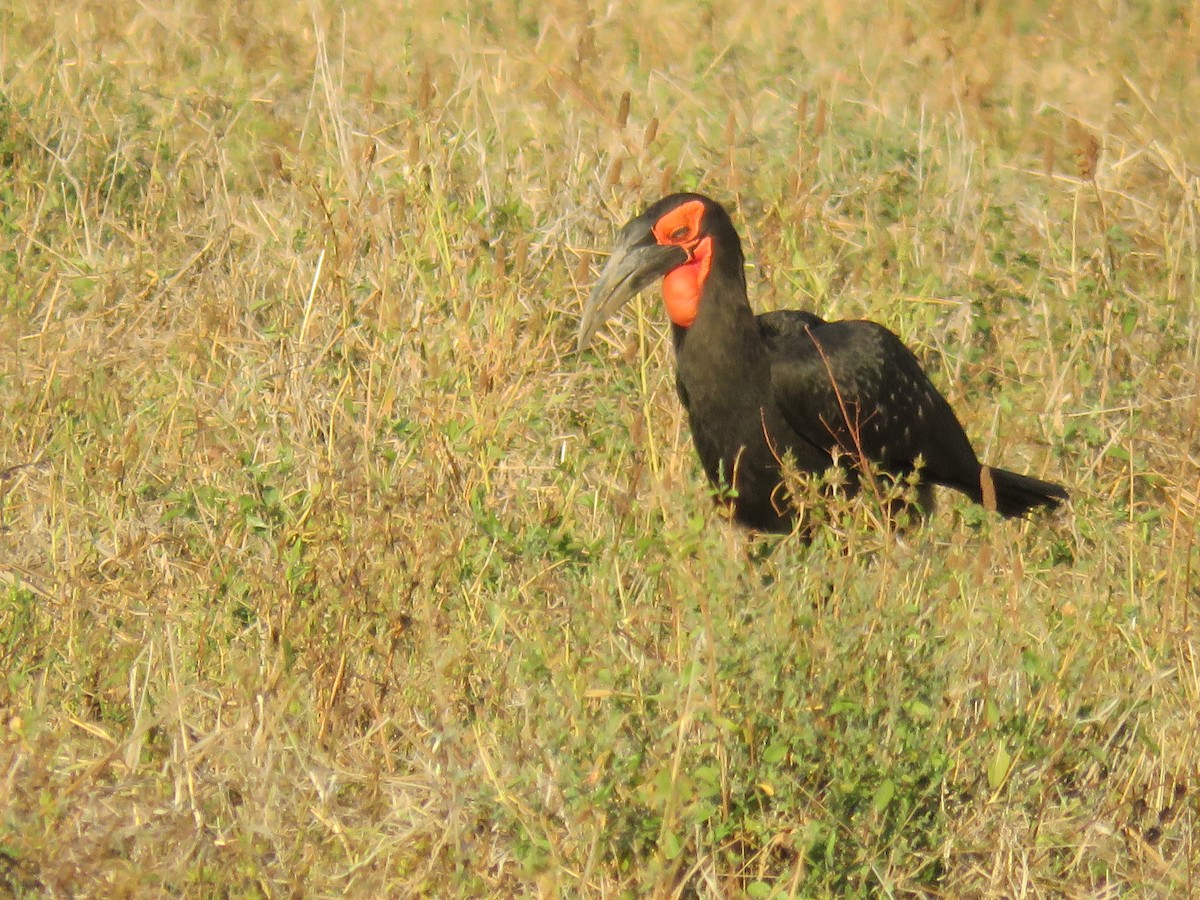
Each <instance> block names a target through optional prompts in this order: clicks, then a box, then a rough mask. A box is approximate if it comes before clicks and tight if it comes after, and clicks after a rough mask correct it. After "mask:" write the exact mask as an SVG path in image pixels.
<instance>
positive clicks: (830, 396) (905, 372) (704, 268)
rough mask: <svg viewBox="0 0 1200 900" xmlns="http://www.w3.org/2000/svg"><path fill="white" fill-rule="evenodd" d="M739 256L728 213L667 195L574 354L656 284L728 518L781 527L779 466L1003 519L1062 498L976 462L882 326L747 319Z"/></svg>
mask: <svg viewBox="0 0 1200 900" xmlns="http://www.w3.org/2000/svg"><path fill="white" fill-rule="evenodd" d="M744 267H745V258H744V257H743V256H742V245H741V241H740V240H739V238H738V235H737V232H736V231H735V230H734V227H733V223H732V222H731V221H730V219H729V215H728V213H726V212H725V210H724V209H723V208H722V207H721V205H720V204H718V203H716V202H715V201H713V200H710V199H709V198H708V197H704V196H701V195H699V194H672V195H671V196H669V197H664V198H663V199H662V200H659V201H658V202H657V203H655V204H654V205H653V206H651V207H650V208H649V209H647V210H646V211H645V212H644V213H642V214H641V215H640V216H638V217H637V218H635V219H633V220H632V221H631V222H629V224H627V225H626V226H625V227H624V228H623V229H621V233H620V236H619V237H618V239H617V246H616V248H615V249H614V251H613V253H612V256H611V257H610V259H609V260H608V264H607V265H606V266H605V267H604V270H603V272H602V273H601V274H600V280H599V281H598V282H597V283H596V286H595V288H594V289H593V291H592V295H591V298H590V299H589V301H588V304H587V306H586V308H585V309H584V312H583V317H582V320H581V322H580V326H579V349H580V350H581V351H582V350H583V349H585V348H586V347H587V346H588V344H589V343H590V342H591V339H592V337H593V336H594V334H595V332H596V330H597V329H598V328H599V327H600V325H602V324H603V322H604V321H605V320H606V319H607V318H608V317H609V316H611V315H612V314H613V313H614V312H615V311H616V310H617V309H618V308H620V307H621V305H622V304H624V303H626V302H627V301H629V300H630V299H631V298H632V297H634V296H635V295H636V294H638V293H639V292H640V291H642V290H643V289H645V288H646V287H648V286H649V285H650V284H652V283H653V282H655V281H657V280H659V279H662V293H663V299H664V300H665V302H666V307H667V315H668V316H669V317H670V319H671V331H672V336H673V337H674V343H675V361H676V385H677V387H678V390H679V397H680V399H681V400H682V401H683V405H684V407H685V408H686V409H687V413H688V418H689V420H690V422H691V427H692V437H693V439H694V440H695V443H696V450H697V452H698V453H699V455H700V461H701V462H702V463H703V465H704V471H705V472H706V473H707V474H708V478H709V481H710V482H712V484H713V485H714V486H715V487H716V488H717V489H718V492H719V493H723V495H724V496H726V497H728V498H729V500H730V502H731V504H732V509H733V514H734V517H735V518H736V519H737V520H738V521H739V522H741V523H742V524H744V525H748V526H750V527H751V528H755V529H759V530H762V531H778V532H783V531H789V530H790V529H791V528H792V527H793V526H794V524H795V519H796V511H795V509H794V505H793V504H792V503H791V502H790V501H789V498H788V496H787V494H786V491H785V489H784V488H783V487H782V484H781V482H782V474H781V462H782V460H784V458H785V457H787V456H790V457H791V459H792V461H793V464H794V465H795V467H796V469H797V470H800V471H804V472H810V473H823V472H825V471H826V470H828V469H830V468H831V467H833V466H835V465H837V466H841V467H843V468H844V469H845V470H846V471H847V474H848V476H849V478H848V483H849V487H850V489H851V490H853V489H854V487H855V485H857V484H858V482H859V480H860V479H861V473H862V471H863V464H864V463H867V464H871V466H872V467H873V468H875V469H877V470H879V471H881V472H883V473H890V474H891V475H894V476H901V477H902V476H905V475H907V474H909V473H911V472H913V471H914V469H917V468H918V466H919V467H920V468H919V470H918V477H919V479H920V480H921V483H922V488H921V489H920V491H919V498H920V501H921V505H922V506H927V505H928V504H929V503H930V502H931V500H932V491H931V490H929V489H928V484H929V483H933V484H940V485H945V486H946V487H950V488H954V489H955V490H958V491H962V492H963V493H964V494H966V495H967V496H968V497H970V498H971V499H972V500H974V501H975V502H976V503H980V504H982V505H983V506H984V507H985V508H987V509H991V510H996V511H998V512H1000V513H1002V514H1004V515H1006V516H1022V515H1025V514H1026V513H1028V512H1030V511H1031V510H1033V509H1035V508H1037V507H1048V508H1054V507H1056V506H1058V505H1059V504H1060V503H1061V502H1062V501H1063V500H1065V499H1066V498H1067V492H1066V491H1065V490H1064V489H1063V488H1062V487H1060V486H1059V485H1057V484H1052V483H1050V482H1047V481H1041V480H1039V479H1037V478H1030V477H1029V476H1026V475H1018V474H1016V473H1015V472H1009V471H1006V470H1004V469H998V468H995V467H993V466H986V465H982V464H980V462H979V458H978V457H977V456H976V455H975V451H974V449H973V448H972V447H971V441H970V440H969V439H968V438H967V435H966V432H964V431H963V427H962V425H961V424H960V423H959V421H958V417H957V416H955V415H954V410H952V409H951V408H950V404H949V403H947V402H946V399H945V398H944V397H943V396H942V395H941V394H940V393H938V391H937V389H936V388H935V387H934V386H933V384H931V383H930V381H929V378H928V377H927V376H926V375H925V372H924V371H923V370H922V369H921V365H920V363H918V362H917V358H916V357H915V356H913V354H912V352H911V351H910V350H909V349H908V348H907V347H905V346H904V344H903V343H901V341H900V339H899V338H898V337H896V335H894V334H893V333H892V332H891V331H889V330H888V329H886V328H884V327H883V326H882V325H878V324H876V323H875V322H867V321H842V322H826V321H824V320H823V319H821V318H819V317H818V316H815V315H813V314H812V313H808V312H801V311H799V310H780V311H778V312H769V313H763V314H762V315H757V316H756V315H755V314H754V313H753V312H752V311H751V309H750V304H749V302H748V300H747V298H746V278H745V274H744V271H743V270H744Z"/></svg>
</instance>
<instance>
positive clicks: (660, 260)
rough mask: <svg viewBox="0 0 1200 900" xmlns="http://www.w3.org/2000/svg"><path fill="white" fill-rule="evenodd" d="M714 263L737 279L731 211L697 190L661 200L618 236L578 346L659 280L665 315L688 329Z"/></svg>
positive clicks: (738, 260)
mask: <svg viewBox="0 0 1200 900" xmlns="http://www.w3.org/2000/svg"><path fill="white" fill-rule="evenodd" d="M714 264H716V265H718V266H719V267H721V268H728V270H729V272H730V273H731V274H732V275H733V276H734V277H736V278H737V279H738V280H739V281H741V279H742V277H743V276H742V265H743V261H742V249H741V242H740V241H739V240H738V236H737V232H736V231H735V230H734V228H733V223H732V222H731V221H730V219H729V214H728V213H727V212H725V210H724V209H723V208H722V207H721V205H720V204H719V203H717V202H716V201H715V200H710V199H709V198H708V197H705V196H703V195H701V194H671V195H670V196H669V197H664V198H663V199H661V200H659V201H658V202H657V203H655V204H654V205H653V206H651V207H650V208H649V209H647V210H646V211H645V212H643V213H642V214H641V215H640V216H638V217H637V218H635V219H632V220H631V221H630V222H629V223H628V224H626V225H625V227H624V228H622V229H621V233H620V234H619V235H618V236H617V245H616V247H614V248H613V252H612V255H611V256H610V257H609V258H608V263H607V265H605V267H604V270H603V271H602V272H601V273H600V280H599V281H597V282H596V286H595V287H594V288H592V295H591V297H589V298H588V302H587V305H586V306H585V307H584V310H583V316H582V317H581V319H580V322H579V344H578V348H579V350H580V351H582V350H585V349H586V348H587V346H588V344H590V343H591V340H592V338H593V337H594V336H595V334H596V331H597V330H598V329H599V328H600V326H601V325H603V324H604V322H605V321H606V320H607V319H608V318H609V316H611V315H612V314H613V313H615V312H616V311H617V310H618V309H620V308H621V307H622V306H624V305H625V304H626V303H628V302H629V301H630V300H632V299H633V298H634V297H635V296H637V295H638V294H639V293H641V292H642V291H643V290H645V289H646V288H647V287H649V286H650V285H651V284H653V283H654V282H655V281H657V280H659V279H660V278H661V279H662V292H663V301H664V303H665V304H666V307H667V315H668V316H669V317H670V319H671V321H672V322H673V323H674V324H675V325H677V326H678V327H680V328H687V327H689V326H690V325H691V324H692V323H693V322H694V321H695V320H696V316H697V315H698V314H699V311H700V300H701V297H702V296H703V294H704V288H705V285H706V284H707V283H708V281H709V278H710V276H711V275H712V273H713V270H714ZM743 289H744V283H743Z"/></svg>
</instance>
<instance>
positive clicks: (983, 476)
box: [971, 466, 1068, 518]
mask: <svg viewBox="0 0 1200 900" xmlns="http://www.w3.org/2000/svg"><path fill="white" fill-rule="evenodd" d="M971 496H972V499H974V500H975V502H976V503H980V504H982V505H983V507H984V508H985V509H994V510H996V512H998V513H1000V514H1001V515H1004V516H1009V517H1012V518H1016V517H1018V516H1024V515H1027V514H1028V513H1029V512H1030V511H1031V510H1033V509H1036V508H1038V507H1045V508H1046V509H1056V508H1057V507H1058V505H1059V504H1060V503H1062V502H1063V501H1064V500H1066V499H1067V497H1068V494H1067V491H1066V489H1065V488H1063V487H1062V485H1058V484H1054V483H1053V482H1051V481H1042V480H1041V479H1040V478H1031V477H1030V476H1028V475H1018V474H1017V473H1016V472H1010V471H1008V470H1007V469H996V468H993V467H992V466H981V467H980V469H979V488H978V489H977V490H976V491H972V492H971Z"/></svg>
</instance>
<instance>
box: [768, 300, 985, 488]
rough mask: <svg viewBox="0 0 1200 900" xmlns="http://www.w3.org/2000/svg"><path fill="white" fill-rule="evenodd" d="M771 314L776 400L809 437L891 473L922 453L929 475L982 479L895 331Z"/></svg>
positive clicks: (949, 415)
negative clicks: (781, 318)
mask: <svg viewBox="0 0 1200 900" xmlns="http://www.w3.org/2000/svg"><path fill="white" fill-rule="evenodd" d="M768 315H770V316H772V317H776V318H775V320H773V321H771V322H768V323H766V326H765V327H762V326H760V327H762V330H763V333H764V337H767V335H768V334H771V335H773V339H768V340H767V346H768V351H769V352H770V353H771V387H772V392H773V394H774V399H775V402H776V404H777V405H778V407H779V410H780V412H781V413H782V415H783V417H784V419H786V421H787V423H788V424H789V425H790V426H791V427H792V428H793V429H794V430H795V431H797V432H798V433H799V434H800V435H801V436H802V437H803V438H804V439H806V440H807V441H809V442H810V443H813V444H816V445H817V446H819V447H821V448H822V449H824V450H826V451H827V452H831V453H832V452H833V451H835V450H836V451H838V452H840V453H844V454H849V455H850V456H851V457H852V458H854V459H861V458H863V457H865V458H866V459H868V460H870V461H872V462H874V463H877V464H878V465H880V466H881V467H883V468H884V469H887V470H890V471H896V472H906V471H910V470H911V469H912V468H913V464H914V463H915V461H916V459H917V457H918V456H920V457H921V458H922V459H923V460H924V464H925V472H926V475H927V477H929V478H930V479H931V480H934V481H940V482H943V483H948V484H956V483H958V482H959V481H964V480H965V481H967V482H974V481H975V479H977V477H978V472H979V462H978V460H977V458H976V456H975V451H974V450H973V449H972V448H971V442H970V440H969V439H968V438H967V435H966V433H965V432H964V431H963V428H962V425H961V424H959V421H958V418H957V417H956V416H955V415H954V411H953V410H952V409H951V408H950V404H949V403H947V402H946V400H945V398H944V397H942V395H941V394H939V393H938V391H937V389H936V388H935V387H934V386H933V384H932V383H931V382H930V381H929V378H928V377H927V376H926V375H925V372H924V370H922V368H921V364H920V363H919V362H918V361H917V358H916V357H915V356H913V354H912V352H911V351H910V350H909V349H908V348H907V347H905V346H904V344H903V343H902V342H901V340H900V339H899V338H898V337H896V335H894V334H893V333H892V332H890V331H888V329H886V328H884V327H883V326H882V325H878V324H876V323H874V322H866V321H843V322H831V323H825V322H822V321H821V320H820V319H817V318H816V317H815V316H813V317H811V318H812V319H816V321H815V322H812V321H808V320H806V319H805V318H801V317H791V318H790V320H789V321H786V322H784V321H782V320H780V319H778V318H777V317H778V316H779V314H778V313H771V314H768ZM801 315H802V316H807V314H801ZM761 318H762V317H760V320H761Z"/></svg>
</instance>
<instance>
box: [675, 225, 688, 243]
mask: <svg viewBox="0 0 1200 900" xmlns="http://www.w3.org/2000/svg"><path fill="white" fill-rule="evenodd" d="M687 236H688V228H687V226H686V225H680V226H679V227H678V228H676V229H675V230H674V231H672V232H671V240H673V241H682V240H683V239H684V238H685V237H687Z"/></svg>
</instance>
